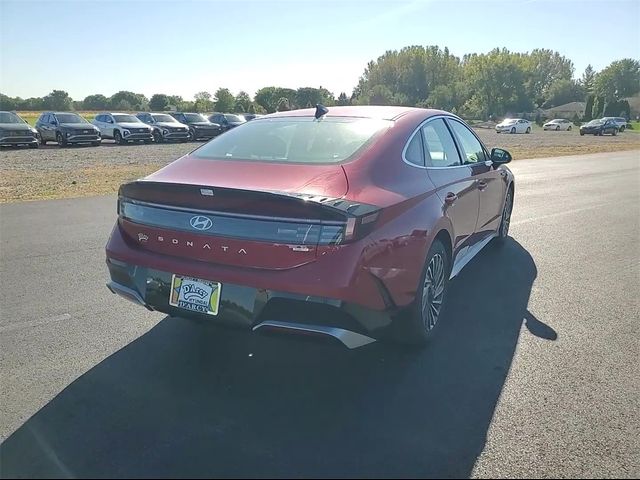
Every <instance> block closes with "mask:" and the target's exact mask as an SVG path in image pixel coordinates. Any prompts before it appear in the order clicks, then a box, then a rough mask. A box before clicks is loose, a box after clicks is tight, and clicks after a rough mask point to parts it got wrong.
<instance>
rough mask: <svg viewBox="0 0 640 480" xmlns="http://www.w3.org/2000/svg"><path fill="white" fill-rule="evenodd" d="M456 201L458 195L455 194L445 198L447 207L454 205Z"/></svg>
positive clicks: (449, 194)
mask: <svg viewBox="0 0 640 480" xmlns="http://www.w3.org/2000/svg"><path fill="white" fill-rule="evenodd" d="M456 200H458V195H456V194H455V193H453V192H449V193H447V196H446V197H444V203H446V204H447V205H453V204H454V203H455V201H456Z"/></svg>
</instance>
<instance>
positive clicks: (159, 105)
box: [149, 93, 169, 112]
mask: <svg viewBox="0 0 640 480" xmlns="http://www.w3.org/2000/svg"><path fill="white" fill-rule="evenodd" d="M168 107H169V97H168V96H167V95H165V94H164V93H155V94H153V95H152V96H151V100H149V109H150V110H152V111H154V112H164V111H165V110H167V109H168Z"/></svg>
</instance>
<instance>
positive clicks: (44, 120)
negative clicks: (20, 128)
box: [39, 113, 49, 123]
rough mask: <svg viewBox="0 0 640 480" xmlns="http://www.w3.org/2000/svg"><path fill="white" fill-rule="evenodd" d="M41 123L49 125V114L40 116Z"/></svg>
mask: <svg viewBox="0 0 640 480" xmlns="http://www.w3.org/2000/svg"><path fill="white" fill-rule="evenodd" d="M39 122H40V123H49V114H48V113H43V114H42V115H40V120H39Z"/></svg>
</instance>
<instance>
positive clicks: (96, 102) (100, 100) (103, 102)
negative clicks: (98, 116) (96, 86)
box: [82, 93, 109, 110]
mask: <svg viewBox="0 0 640 480" xmlns="http://www.w3.org/2000/svg"><path fill="white" fill-rule="evenodd" d="M82 108H83V109H84V110H106V109H107V108H109V99H108V98H107V97H105V96H104V95H102V94H100V93H96V94H95V95H89V96H87V97H85V98H84V100H83V101H82Z"/></svg>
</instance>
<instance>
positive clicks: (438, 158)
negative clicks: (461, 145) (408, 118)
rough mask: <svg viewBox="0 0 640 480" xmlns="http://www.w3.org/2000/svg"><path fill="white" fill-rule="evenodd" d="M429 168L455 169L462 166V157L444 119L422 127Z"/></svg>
mask: <svg viewBox="0 0 640 480" xmlns="http://www.w3.org/2000/svg"><path fill="white" fill-rule="evenodd" d="M422 138H423V143H424V150H425V152H426V155H425V157H426V159H427V167H455V166H457V165H460V155H459V154H458V150H457V149H456V145H455V143H454V142H453V137H451V133H450V132H449V129H448V128H447V126H446V125H445V123H444V120H443V119H442V118H437V119H435V120H432V121H430V122H427V123H426V124H425V125H424V126H423V127H422Z"/></svg>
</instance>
